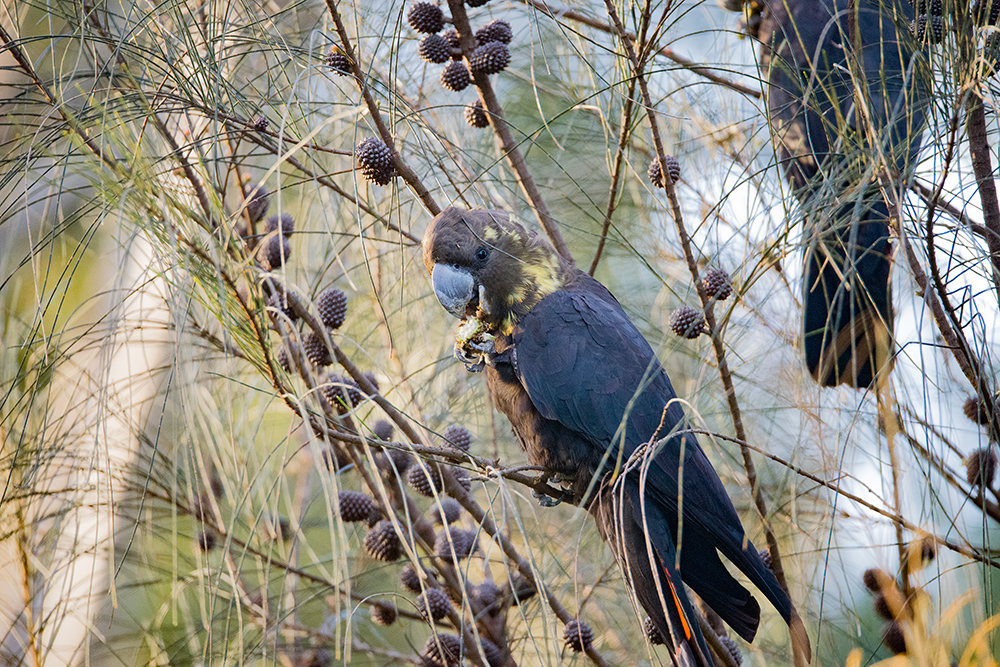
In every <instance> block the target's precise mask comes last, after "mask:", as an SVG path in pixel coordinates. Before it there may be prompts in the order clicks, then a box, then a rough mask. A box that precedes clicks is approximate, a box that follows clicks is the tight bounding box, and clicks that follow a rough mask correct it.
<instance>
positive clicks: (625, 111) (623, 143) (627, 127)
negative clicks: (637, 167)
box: [587, 78, 635, 275]
mask: <svg viewBox="0 0 1000 667" xmlns="http://www.w3.org/2000/svg"><path fill="white" fill-rule="evenodd" d="M634 95H635V79H634V78H632V79H629V82H628V92H627V93H626V94H625V102H624V104H623V105H622V120H621V129H619V131H618V148H617V149H616V150H615V165H614V167H613V168H612V170H611V185H610V186H609V187H608V207H607V209H606V210H605V211H604V224H603V225H601V238H600V239H599V240H598V241H597V250H595V251H594V259H593V261H591V263H590V269H588V270H587V273H589V274H590V275H594V271H596V270H597V265H598V264H599V263H600V261H601V254H602V253H603V252H604V244H605V242H606V241H607V239H608V229H610V228H611V218H612V216H613V215H614V213H615V208H616V207H617V206H618V187H619V183H620V182H621V175H622V169H623V167H624V165H625V150H626V148H628V139H629V137H630V136H631V134H632V105H633V103H634V99H633V96H634Z"/></svg>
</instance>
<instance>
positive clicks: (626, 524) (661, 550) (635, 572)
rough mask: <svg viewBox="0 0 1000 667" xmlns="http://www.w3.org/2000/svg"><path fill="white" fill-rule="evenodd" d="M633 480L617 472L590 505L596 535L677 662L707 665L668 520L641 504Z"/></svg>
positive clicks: (689, 665) (697, 666) (687, 665)
mask: <svg viewBox="0 0 1000 667" xmlns="http://www.w3.org/2000/svg"><path fill="white" fill-rule="evenodd" d="M641 502H642V501H641V498H640V494H639V488H638V485H636V484H633V483H630V482H628V481H626V480H624V479H622V478H619V483H617V484H614V485H612V486H605V487H603V488H602V489H601V491H600V492H599V493H598V494H597V497H596V498H595V499H594V501H593V502H592V503H591V505H590V512H591V513H592V514H593V515H594V517H595V518H596V519H597V526H598V528H599V529H600V531H601V536H602V537H603V538H604V541H605V542H607V543H608V545H609V546H610V547H611V549H612V551H614V554H615V558H616V559H617V560H618V564H619V565H620V566H621V568H622V570H623V571H624V573H625V576H626V579H627V581H628V583H629V587H630V588H631V590H632V592H633V594H634V595H635V597H636V599H637V600H638V601H639V604H640V605H642V608H643V609H644V610H645V612H646V613H647V614H648V615H649V617H650V618H651V619H652V621H653V624H654V625H655V626H656V629H657V630H658V631H659V632H660V635H661V636H662V637H663V639H664V641H665V642H666V643H667V645H668V646H671V647H672V648H673V652H672V654H671V659H672V661H673V663H674V665H675V666H679V667H712V665H713V664H714V663H713V662H712V659H711V657H710V655H711V654H710V653H709V651H708V645H707V644H706V643H705V638H704V637H703V636H702V634H701V629H700V627H699V624H698V617H697V616H696V615H695V611H694V608H693V607H692V605H691V601H690V600H689V598H688V596H687V592H686V591H685V589H684V584H683V583H682V582H681V577H680V573H679V572H678V570H677V565H676V563H677V551H676V549H675V547H674V541H673V539H672V538H671V536H670V531H669V530H668V528H667V526H668V525H669V524H668V523H667V520H666V518H665V517H662V516H660V513H659V511H658V510H657V509H656V508H655V506H650V507H646V508H645V517H646V518H645V520H644V519H643V507H642V505H641Z"/></svg>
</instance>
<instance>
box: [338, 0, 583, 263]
mask: <svg viewBox="0 0 1000 667" xmlns="http://www.w3.org/2000/svg"><path fill="white" fill-rule="evenodd" d="M327 1H328V2H329V1H330V0H327ZM448 7H449V9H450V10H451V17H452V21H453V22H454V24H455V29H456V30H457V31H458V35H459V40H460V43H461V46H462V54H463V55H464V56H465V58H466V60H468V58H469V56H470V55H472V52H473V50H475V48H476V38H475V36H474V35H473V32H472V26H471V25H470V24H469V16H468V14H466V12H465V2H464V0H448ZM472 80H473V81H474V82H475V84H476V87H477V88H478V89H479V97H480V99H481V100H482V102H483V106H484V107H486V113H487V117H488V118H489V120H490V126H491V127H492V128H493V131H494V132H495V133H496V135H497V140H498V141H499V142H500V150H501V151H502V152H503V154H504V157H506V158H507V162H508V163H510V166H511V168H512V169H513V170H514V174H515V175H516V176H517V182H518V184H519V185H520V186H521V190H522V192H524V195H525V196H526V197H527V198H528V201H529V202H531V207H532V209H534V211H535V217H537V218H538V222H539V224H541V226H542V229H544V230H545V234H546V235H547V236H548V237H549V241H551V242H552V246H553V247H554V248H555V249H556V252H558V253H559V254H560V255H562V256H563V257H565V258H566V259H568V260H569V261H571V262H572V261H573V256H572V255H571V254H570V251H569V246H567V245H566V241H564V240H563V237H562V232H560V231H559V225H558V224H557V223H556V221H555V218H553V217H552V214H551V213H549V207H548V206H547V205H546V204H545V200H544V199H542V193H541V192H540V191H539V190H538V186H537V185H536V184H535V179H534V177H533V176H532V175H531V171H530V170H529V169H528V164H527V162H525V161H524V156H523V155H522V154H521V149H520V148H519V147H518V143H517V141H515V140H514V135H513V134H511V131H510V125H509V124H508V123H507V120H506V119H505V118H504V115H503V107H501V106H500V102H499V100H497V95H496V92H495V91H494V90H493V84H491V83H490V77H489V76H488V75H486V74H483V73H481V72H473V73H472Z"/></svg>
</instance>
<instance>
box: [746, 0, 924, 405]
mask: <svg viewBox="0 0 1000 667" xmlns="http://www.w3.org/2000/svg"><path fill="white" fill-rule="evenodd" d="M750 4H753V5H755V8H756V9H762V10H763V11H762V13H761V18H760V21H759V32H758V33H757V34H758V36H759V38H760V40H761V47H760V48H761V55H760V64H761V71H762V73H763V75H764V76H765V77H766V79H767V82H768V85H767V114H768V120H769V122H770V125H771V131H772V134H773V137H774V142H775V146H776V149H777V153H778V158H779V160H780V161H781V164H782V167H783V168H784V171H785V174H786V176H787V177H788V180H789V181H790V182H791V184H792V186H793V188H794V189H795V194H796V195H797V197H798V199H799V200H800V201H801V202H802V207H803V211H804V215H805V225H804V229H805V246H806V250H805V271H804V274H803V301H804V308H805V312H804V316H803V319H804V322H803V336H804V343H805V357H806V363H807V365H808V367H809V371H810V372H811V374H812V376H813V377H814V378H815V379H816V381H817V382H819V383H820V384H822V385H825V386H836V385H838V384H847V385H849V386H853V387H861V388H864V387H868V386H870V385H871V384H872V383H873V381H874V380H875V379H876V377H877V376H878V373H879V371H880V370H881V371H883V372H887V371H888V370H889V369H890V368H891V363H892V356H893V352H894V345H893V342H892V321H893V312H892V300H891V295H890V289H889V287H890V286H889V271H890V266H891V259H892V247H891V243H890V234H889V229H890V227H889V209H888V207H887V205H886V200H885V197H884V194H885V193H884V192H883V188H892V189H894V190H896V191H897V192H899V191H902V190H903V189H904V188H905V184H906V181H907V179H908V176H909V174H911V173H912V168H913V166H914V163H915V162H916V158H917V153H918V151H919V148H920V135H921V133H922V131H923V127H924V110H925V107H926V103H927V95H926V93H925V87H924V86H923V85H922V83H921V81H922V80H921V74H920V73H921V71H922V70H923V69H924V68H922V67H921V66H920V64H919V62H917V59H916V58H914V53H913V50H912V49H911V45H912V43H913V42H914V39H913V37H911V36H910V35H909V34H907V32H908V31H907V28H906V26H907V24H908V23H909V22H910V20H911V19H912V18H913V9H912V7H910V4H909V3H908V2H906V0H854V2H853V6H854V7H856V8H857V16H856V17H855V15H854V14H853V12H852V11H851V8H852V2H851V0H752V2H751V3H750ZM855 21H856V23H855ZM852 23H854V25H855V28H854V31H853V32H852V30H851V24H852ZM755 25H756V24H755ZM851 44H859V45H860V48H861V55H860V57H858V58H852V59H851V60H852V61H856V63H855V64H852V62H849V59H848V55H849V54H854V51H855V49H854V48H851V46H850V45H851Z"/></svg>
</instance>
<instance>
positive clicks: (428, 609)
mask: <svg viewBox="0 0 1000 667" xmlns="http://www.w3.org/2000/svg"><path fill="white" fill-rule="evenodd" d="M450 609H451V601H450V600H448V596H447V595H446V594H445V592H444V591H442V590H441V589H440V588H428V589H427V590H426V591H424V592H423V593H421V594H420V597H418V598H417V611H418V612H420V615H421V616H423V617H424V618H425V619H428V620H430V621H440V620H441V619H442V618H444V617H445V616H447V615H448V610H450Z"/></svg>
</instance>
